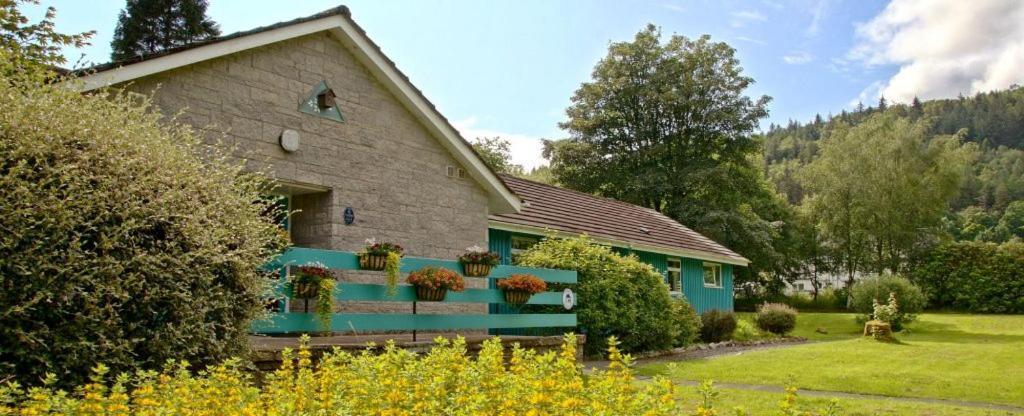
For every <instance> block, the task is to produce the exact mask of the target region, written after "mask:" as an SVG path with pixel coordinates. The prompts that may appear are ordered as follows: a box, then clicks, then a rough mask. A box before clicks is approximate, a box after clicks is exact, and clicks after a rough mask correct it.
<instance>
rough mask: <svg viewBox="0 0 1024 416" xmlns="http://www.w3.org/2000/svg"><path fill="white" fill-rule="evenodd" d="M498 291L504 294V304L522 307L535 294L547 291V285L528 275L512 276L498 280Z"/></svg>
mask: <svg viewBox="0 0 1024 416" xmlns="http://www.w3.org/2000/svg"><path fill="white" fill-rule="evenodd" d="M498 289H501V291H502V293H504V294H505V302H506V303H510V304H513V305H522V304H524V303H526V302H529V301H530V297H531V296H533V295H534V294H535V293H540V292H543V291H545V290H548V285H547V283H544V281H543V280H540V279H539V278H537V276H534V275H530V274H514V275H511V276H509V277H508V278H505V279H500V280H498Z"/></svg>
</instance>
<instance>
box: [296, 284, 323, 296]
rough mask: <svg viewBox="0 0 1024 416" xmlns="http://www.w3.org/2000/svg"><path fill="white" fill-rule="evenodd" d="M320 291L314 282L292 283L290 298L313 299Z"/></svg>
mask: <svg viewBox="0 0 1024 416" xmlns="http://www.w3.org/2000/svg"><path fill="white" fill-rule="evenodd" d="M319 292H320V285H319V284H317V283H315V282H303V283H292V298H295V299H313V298H316V295H317V294H318V293H319Z"/></svg>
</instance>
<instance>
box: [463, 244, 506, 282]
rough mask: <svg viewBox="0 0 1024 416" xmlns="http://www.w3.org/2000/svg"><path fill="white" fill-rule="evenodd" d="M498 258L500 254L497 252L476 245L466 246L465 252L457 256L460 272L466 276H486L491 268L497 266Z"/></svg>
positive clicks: (499, 258)
mask: <svg viewBox="0 0 1024 416" xmlns="http://www.w3.org/2000/svg"><path fill="white" fill-rule="evenodd" d="M500 260H501V256H500V255H498V253H494V252H490V251H487V250H484V249H482V248H480V247H477V246H473V247H470V248H467V249H466V252H465V253H463V254H462V255H461V256H459V263H461V264H462V274H464V275H466V277H486V276H487V275H489V274H491V268H492V267H494V266H497V265H498V262H499V261H500Z"/></svg>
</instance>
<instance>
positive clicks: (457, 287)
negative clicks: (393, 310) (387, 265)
mask: <svg viewBox="0 0 1024 416" xmlns="http://www.w3.org/2000/svg"><path fill="white" fill-rule="evenodd" d="M405 281H406V282H408V283H409V284H411V285H413V287H415V288H416V300H420V301H427V302H440V301H443V300H444V297H445V295H447V294H448V291H449V290H451V291H453V292H461V291H463V290H464V289H465V288H466V285H465V282H463V280H462V276H459V274H458V273H455V272H453V271H451V270H448V269H444V268H438V267H430V266H427V267H424V268H422V269H419V270H417V271H414V272H412V273H409V277H407V278H406V280H405Z"/></svg>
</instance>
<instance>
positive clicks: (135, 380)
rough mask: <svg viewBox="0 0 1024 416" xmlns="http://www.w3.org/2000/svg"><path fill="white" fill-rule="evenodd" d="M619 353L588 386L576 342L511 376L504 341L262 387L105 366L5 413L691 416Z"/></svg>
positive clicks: (9, 401) (338, 362)
mask: <svg viewBox="0 0 1024 416" xmlns="http://www.w3.org/2000/svg"><path fill="white" fill-rule="evenodd" d="M609 344H610V348H609V359H610V360H611V365H610V366H609V368H608V369H607V370H596V371H594V372H592V373H588V374H586V375H584V374H583V372H582V371H581V370H580V365H579V363H578V362H577V361H576V352H575V348H576V339H575V337H574V336H572V335H568V336H566V338H565V342H564V343H563V344H562V349H561V352H558V353H556V352H548V353H545V354H537V353H536V352H535V351H532V350H524V349H521V348H519V347H514V349H513V351H512V356H511V359H510V360H509V365H508V366H506V365H505V357H504V351H503V348H502V345H501V342H500V341H498V340H497V339H491V340H488V341H486V342H485V343H484V346H483V349H482V350H481V351H480V354H479V356H478V357H477V358H476V359H473V358H471V357H470V356H468V355H467V354H466V344H465V341H464V340H462V339H461V338H460V339H456V340H455V341H448V340H445V339H443V338H442V339H439V340H437V345H436V346H435V347H434V348H433V349H432V350H431V351H430V352H429V353H427V354H425V355H417V354H416V353H414V352H410V351H407V350H402V349H398V348H395V346H394V344H389V345H388V346H387V347H386V349H385V352H384V353H383V354H381V355H372V354H357V355H353V354H350V353H348V352H331V353H327V354H326V355H325V356H324V357H323V359H322V360H321V361H320V362H319V364H317V365H316V366H313V365H312V364H311V359H310V358H311V353H310V351H309V350H308V349H307V348H305V347H302V348H300V349H299V351H298V354H297V357H296V356H294V355H293V354H292V353H291V352H290V351H286V352H285V353H284V361H283V365H282V367H281V368H280V369H278V370H277V371H275V372H274V373H273V374H271V375H269V376H268V377H267V379H266V381H265V382H263V383H261V384H257V383H255V382H254V381H253V379H252V376H251V375H250V374H249V373H247V372H245V371H244V370H242V369H241V368H240V364H239V361H236V360H233V361H228V362H227V363H225V364H223V365H220V366H217V367H213V368H211V369H209V370H208V371H207V372H203V373H199V374H198V375H191V374H190V373H189V371H188V370H187V368H186V367H185V366H184V365H180V364H176V363H172V364H169V365H168V366H167V367H166V368H165V369H164V371H163V373H162V374H160V375H156V374H152V373H140V374H137V375H135V376H132V377H122V378H117V380H116V381H115V382H114V383H113V387H111V388H108V387H107V384H105V382H110V381H111V379H110V377H107V373H106V368H104V367H97V368H98V370H99V371H97V372H96V373H95V374H96V375H95V377H94V378H93V380H92V382H91V383H89V384H87V385H85V386H84V387H83V388H82V389H81V390H79V391H77V392H76V393H74V394H67V395H62V394H61V393H57V392H54V391H52V390H48V389H40V390H39V391H36V392H34V393H32V394H27V392H25V391H23V390H20V389H14V388H10V387H7V388H0V414H8V413H14V412H13V411H12V410H13V409H12V408H14V409H18V410H19V411H21V413H19V414H52V415H79V414H106V415H112V416H120V415H129V414H196V415H198V414H204V415H206V414H209V415H277V414H293V415H316V414H332V415H333V414H339V415H340V414H345V415H428V416H429V415H452V414H460V415H461V414H466V415H469V414H473V415H498V414H509V415H526V414H549V415H562V414H585V415H590V414H606V415H651V416H670V415H679V414H682V413H683V406H682V404H681V403H679V401H677V400H676V389H677V388H676V386H674V385H673V384H672V383H671V382H669V381H668V380H665V379H661V378H657V379H655V380H654V381H653V382H650V383H642V384H641V383H634V382H633V377H632V373H631V371H630V368H629V364H630V361H631V360H630V359H629V357H624V356H623V355H622V354H621V353H620V352H619V351H618V350H617V349H616V348H615V342H614V341H612V342H611V343H609ZM94 409H100V410H97V411H93V410H94ZM36 412H37V413H36Z"/></svg>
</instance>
